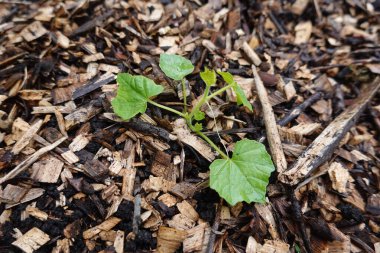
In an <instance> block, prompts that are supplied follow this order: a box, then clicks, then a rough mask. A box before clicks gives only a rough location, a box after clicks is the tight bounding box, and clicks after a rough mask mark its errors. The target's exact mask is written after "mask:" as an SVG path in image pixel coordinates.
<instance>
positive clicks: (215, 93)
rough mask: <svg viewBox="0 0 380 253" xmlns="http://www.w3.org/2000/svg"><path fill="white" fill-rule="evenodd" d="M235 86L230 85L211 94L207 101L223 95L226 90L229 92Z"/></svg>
mask: <svg viewBox="0 0 380 253" xmlns="http://www.w3.org/2000/svg"><path fill="white" fill-rule="evenodd" d="M233 85H234V84H233V83H232V84H229V85H227V86H224V87H223V88H221V89H220V90H217V91H215V92H214V93H212V94H210V96H207V100H210V99H211V98H213V97H215V96H218V95H220V94H222V93H223V92H225V91H226V90H228V89H229V88H231V87H232V86H233Z"/></svg>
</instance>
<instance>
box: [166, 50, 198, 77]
mask: <svg viewBox="0 0 380 253" xmlns="http://www.w3.org/2000/svg"><path fill="white" fill-rule="evenodd" d="M159 65H160V68H161V70H162V71H163V72H164V73H165V75H167V76H168V77H170V78H172V79H174V80H177V81H179V80H182V78H184V77H185V76H187V75H188V74H190V73H191V72H193V70H194V66H193V64H192V63H191V61H189V60H188V59H186V58H183V57H182V56H179V55H175V54H161V55H160V64H159Z"/></svg>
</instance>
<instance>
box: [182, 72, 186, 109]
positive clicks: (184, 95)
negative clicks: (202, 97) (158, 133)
mask: <svg viewBox="0 0 380 253" xmlns="http://www.w3.org/2000/svg"><path fill="white" fill-rule="evenodd" d="M181 82H182V97H183V108H184V111H185V113H186V112H187V101H186V100H187V98H186V97H187V92H186V83H185V78H182V81H181Z"/></svg>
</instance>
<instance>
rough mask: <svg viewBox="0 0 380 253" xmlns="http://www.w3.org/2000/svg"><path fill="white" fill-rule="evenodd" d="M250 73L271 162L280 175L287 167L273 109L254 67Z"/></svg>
mask: <svg viewBox="0 0 380 253" xmlns="http://www.w3.org/2000/svg"><path fill="white" fill-rule="evenodd" d="M252 72H253V75H254V78H255V83H256V90H257V95H258V97H259V99H260V102H261V105H262V108H263V114H264V122H265V128H266V133H267V137H268V142H269V147H270V150H271V153H272V157H273V161H274V163H275V164H276V168H277V171H278V172H279V173H282V172H283V171H285V169H286V167H287V162H286V159H285V155H284V151H283V149H282V144H281V139H280V134H279V133H278V129H277V124H276V119H275V117H274V113H273V109H272V106H271V104H270V103H269V99H268V94H267V91H266V89H265V87H264V84H263V82H262V81H261V79H260V76H259V74H258V73H257V70H256V67H255V66H253V65H252Z"/></svg>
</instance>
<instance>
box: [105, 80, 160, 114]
mask: <svg viewBox="0 0 380 253" xmlns="http://www.w3.org/2000/svg"><path fill="white" fill-rule="evenodd" d="M116 81H117V83H118V84H119V88H118V89H117V95H116V97H115V98H114V99H113V100H112V102H111V104H112V107H113V110H114V112H115V113H116V114H117V115H118V116H119V117H121V118H122V119H124V120H129V119H131V118H133V117H134V116H135V115H136V114H138V113H144V112H145V110H146V108H147V102H148V100H149V98H150V97H153V96H156V95H158V94H160V93H161V92H162V91H163V90H164V88H163V87H162V86H161V85H157V84H155V83H154V81H153V80H151V79H149V78H146V77H144V76H133V75H130V74H128V73H120V74H118V75H117V78H116Z"/></svg>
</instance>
